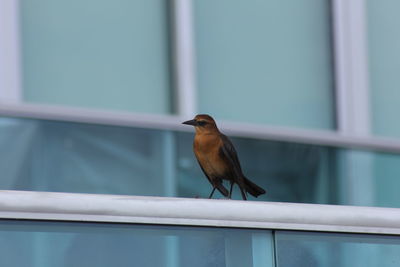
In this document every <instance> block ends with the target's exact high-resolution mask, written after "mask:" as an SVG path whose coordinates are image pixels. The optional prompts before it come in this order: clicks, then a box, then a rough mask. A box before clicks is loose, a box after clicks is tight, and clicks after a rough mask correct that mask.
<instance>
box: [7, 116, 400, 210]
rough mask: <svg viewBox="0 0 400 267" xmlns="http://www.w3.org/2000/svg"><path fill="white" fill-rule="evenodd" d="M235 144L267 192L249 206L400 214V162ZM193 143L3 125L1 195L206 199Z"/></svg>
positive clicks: (176, 137) (36, 124) (112, 131)
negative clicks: (342, 207)
mask: <svg viewBox="0 0 400 267" xmlns="http://www.w3.org/2000/svg"><path fill="white" fill-rule="evenodd" d="M231 140H232V142H233V144H234V145H235V147H236V150H237V152H238V156H239V159H240V161H241V165H242V169H243V172H244V174H245V175H246V176H247V177H248V178H249V179H250V180H251V181H253V182H255V183H256V184H258V185H259V186H261V187H263V188H264V189H266V191H267V194H265V195H261V196H260V197H258V198H254V197H252V196H250V195H249V200H258V201H283V202H300V203H320V204H347V205H362V206H383V207H400V195H399V194H398V193H397V190H396V189H397V188H399V187H400V180H399V179H398V174H399V173H400V167H399V166H400V155H398V154H387V153H377V152H371V151H359V150H346V149H338V148H332V147H326V146H318V145H307V144H297V143H290V142H276V141H266V140H257V139H250V138H231ZM192 142H193V133H183V132H171V131H161V130H148V129H139V128H130V127H117V126H101V125H91V124H81V123H69V122H54V121H46V120H31V119H12V118H0V157H1V158H2V159H3V160H1V161H0V173H1V175H2V176H1V179H0V189H9V190H37V191H56V192H57V191H58V192H80V193H105V194H126V195H147V196H178V197H189V198H193V197H201V198H206V197H208V195H209V194H210V192H211V189H212V188H211V185H210V184H209V182H208V181H207V179H206V177H205V176H204V174H203V173H202V171H201V169H200V167H199V165H198V163H197V161H196V158H195V156H194V154H193V149H192ZM225 186H226V187H227V188H228V189H229V183H227V181H225ZM221 197H223V196H222V195H221V194H220V193H219V192H216V193H215V195H214V198H221ZM233 199H241V195H240V193H239V188H238V187H237V186H236V185H235V186H234V194H233Z"/></svg>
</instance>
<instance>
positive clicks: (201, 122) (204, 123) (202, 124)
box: [197, 121, 207, 126]
mask: <svg viewBox="0 0 400 267" xmlns="http://www.w3.org/2000/svg"><path fill="white" fill-rule="evenodd" d="M197 124H198V125H199V126H204V125H206V124H207V122H205V121H198V122H197Z"/></svg>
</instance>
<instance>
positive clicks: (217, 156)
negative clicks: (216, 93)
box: [183, 114, 265, 200]
mask: <svg viewBox="0 0 400 267" xmlns="http://www.w3.org/2000/svg"><path fill="white" fill-rule="evenodd" d="M183 124H187V125H192V126H194V127H195V129H196V135H195V137H194V142H193V151H194V154H195V156H196V158H197V161H198V162H199V165H200V167H201V169H202V170H203V172H204V174H205V175H206V177H207V179H208V181H209V182H210V183H211V185H212V186H213V189H212V191H211V194H210V196H209V198H211V197H212V195H213V194H214V191H215V189H217V190H218V191H219V192H221V194H222V195H224V196H225V197H228V198H231V196H232V189H233V185H234V184H235V183H236V184H237V185H238V186H239V188H240V192H241V194H242V198H243V199H244V200H246V199H247V196H246V193H247V192H248V193H249V194H251V195H252V196H254V197H258V196H259V195H262V194H264V193H265V190H264V189H262V188H261V187H259V186H258V185H256V184H255V183H253V182H251V181H250V180H249V179H247V178H246V177H245V176H244V174H243V172H242V168H241V166H240V162H239V159H238V156H237V153H236V150H235V148H234V146H233V144H232V143H231V141H230V140H229V139H228V137H226V136H225V135H224V134H222V133H221V132H220V131H219V130H218V127H217V125H216V123H215V121H214V119H213V118H212V117H211V116H209V115H204V114H201V115H197V116H196V117H195V118H194V119H193V120H189V121H185V122H183ZM222 180H228V181H229V182H230V190H229V192H228V190H227V189H226V188H225V186H224V185H223V184H222Z"/></svg>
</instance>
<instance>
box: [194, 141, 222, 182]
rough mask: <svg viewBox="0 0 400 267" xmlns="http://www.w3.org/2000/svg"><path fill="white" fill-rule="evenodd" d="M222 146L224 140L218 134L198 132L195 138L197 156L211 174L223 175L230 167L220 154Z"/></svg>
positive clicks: (205, 169) (202, 165)
mask: <svg viewBox="0 0 400 267" xmlns="http://www.w3.org/2000/svg"><path fill="white" fill-rule="evenodd" d="M221 146H222V140H221V138H219V135H217V134H196V136H195V138H194V143H193V150H194V153H195V155H196V158H197V160H198V161H199V163H200V165H201V167H202V168H203V169H204V171H205V172H206V173H207V174H209V175H215V176H221V175H224V174H225V173H226V171H227V169H228V166H227V164H226V162H225V161H224V160H223V159H222V158H221V155H220V148H221Z"/></svg>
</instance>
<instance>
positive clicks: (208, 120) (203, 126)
mask: <svg viewBox="0 0 400 267" xmlns="http://www.w3.org/2000/svg"><path fill="white" fill-rule="evenodd" d="M182 124H187V125H192V126H194V128H195V129H196V133H199V134H201V133H213V132H219V131H218V128H217V124H216V123H215V121H214V119H213V118H212V117H211V116H210V115H206V114H199V115H196V117H194V119H193V120H189V121H185V122H182Z"/></svg>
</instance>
